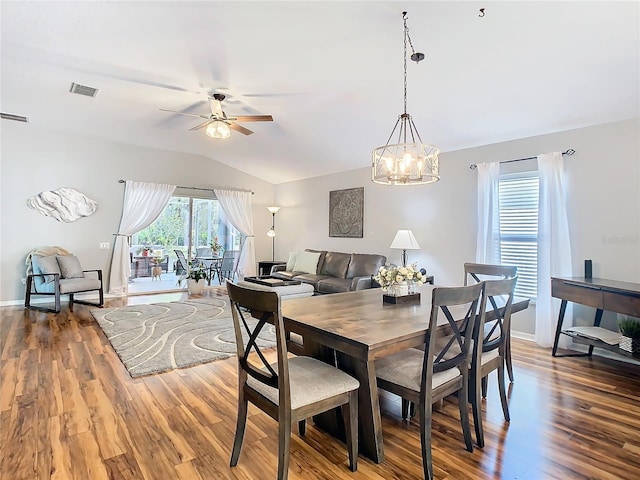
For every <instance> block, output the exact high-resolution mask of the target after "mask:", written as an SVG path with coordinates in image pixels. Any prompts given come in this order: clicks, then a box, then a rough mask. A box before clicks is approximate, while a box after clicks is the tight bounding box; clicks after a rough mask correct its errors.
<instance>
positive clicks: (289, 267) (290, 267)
mask: <svg viewBox="0 0 640 480" xmlns="http://www.w3.org/2000/svg"><path fill="white" fill-rule="evenodd" d="M297 256H298V254H297V253H296V252H292V253H290V254H289V260H287V266H286V267H285V270H286V271H287V272H293V267H295V266H296V258H297Z"/></svg>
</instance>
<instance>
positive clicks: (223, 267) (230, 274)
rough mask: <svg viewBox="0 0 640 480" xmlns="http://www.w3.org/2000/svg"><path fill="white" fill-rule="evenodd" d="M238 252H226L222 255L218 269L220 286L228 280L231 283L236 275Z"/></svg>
mask: <svg viewBox="0 0 640 480" xmlns="http://www.w3.org/2000/svg"><path fill="white" fill-rule="evenodd" d="M237 254H238V250H227V251H226V252H224V253H223V254H222V261H221V262H220V266H219V267H218V280H220V285H223V284H224V281H225V280H226V279H227V278H228V279H229V280H231V281H233V279H234V278H235V275H236V268H237Z"/></svg>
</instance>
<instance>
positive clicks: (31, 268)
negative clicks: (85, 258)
mask: <svg viewBox="0 0 640 480" xmlns="http://www.w3.org/2000/svg"><path fill="white" fill-rule="evenodd" d="M26 263H27V282H26V283H27V286H26V291H25V299H24V306H25V308H30V309H33V310H41V311H43V312H51V313H59V312H60V297H61V296H62V295H69V307H70V308H71V309H73V304H74V303H81V304H84V305H91V306H94V307H102V306H103V305H104V290H103V285H102V270H83V269H82V266H81V265H80V261H79V260H78V258H77V257H76V256H75V255H71V254H70V253H69V252H67V251H66V250H64V249H63V248H60V247H39V248H37V249H35V250H32V251H31V252H30V253H29V255H28V256H27V262H26ZM87 273H89V274H90V275H86V274H87ZM86 292H98V302H90V301H87V300H78V299H77V298H75V294H77V293H86ZM34 295H48V296H53V297H54V305H55V306H54V308H47V307H40V306H37V305H32V303H31V299H32V297H33V296H34Z"/></svg>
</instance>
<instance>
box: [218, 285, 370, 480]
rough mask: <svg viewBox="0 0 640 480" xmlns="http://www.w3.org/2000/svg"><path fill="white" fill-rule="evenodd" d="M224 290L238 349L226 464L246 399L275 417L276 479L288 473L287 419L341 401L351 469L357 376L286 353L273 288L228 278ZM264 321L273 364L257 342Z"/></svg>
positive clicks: (237, 445) (238, 437) (235, 454)
mask: <svg viewBox="0 0 640 480" xmlns="http://www.w3.org/2000/svg"><path fill="white" fill-rule="evenodd" d="M227 292H228V294H229V299H230V301H231V311H232V315H233V326H234V329H235V336H236V345H237V353H238V357H237V358H238V417H237V424H236V434H235V439H234V442H233V450H232V453H231V466H232V467H234V466H236V465H237V464H238V459H239V457H240V450H241V449H242V440H243V437H244V431H245V426H246V423H247V407H248V402H251V403H252V404H254V405H255V406H256V407H258V408H259V409H261V410H262V411H263V412H265V413H266V414H267V415H269V416H270V417H271V418H273V419H274V420H277V422H278V476H277V478H278V480H282V479H286V478H287V476H288V471H289V447H290V442H291V425H292V424H295V423H298V422H303V421H304V420H305V419H306V418H309V417H311V416H313V415H317V414H320V413H323V412H326V411H328V410H331V409H333V408H337V407H342V414H343V417H344V423H345V431H346V442H347V450H348V452H349V468H350V470H351V471H356V469H357V462H358V388H359V386H360V384H359V382H358V380H356V379H355V378H353V377H351V376H350V375H348V374H346V373H345V372H343V371H341V370H338V369H337V368H335V367H332V366H330V365H328V364H326V363H324V362H322V361H320V360H317V359H314V358H311V357H305V356H294V357H291V358H288V356H287V345H286V337H285V329H284V321H283V319H282V311H281V308H280V307H281V303H280V302H281V299H280V297H279V296H278V294H277V293H276V292H268V291H261V290H253V289H249V288H245V287H240V286H238V285H235V284H233V283H231V282H229V281H227ZM251 317H253V318H251ZM269 325H273V328H274V330H275V336H276V350H277V362H276V363H272V364H270V363H268V362H267V360H266V358H265V356H264V354H263V353H262V351H261V350H260V347H259V346H258V336H259V335H260V333H261V332H263V331H264V330H266V327H267V326H269ZM303 434H304V430H303V429H301V435H303Z"/></svg>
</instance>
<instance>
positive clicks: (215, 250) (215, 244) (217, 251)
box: [211, 237, 224, 256]
mask: <svg viewBox="0 0 640 480" xmlns="http://www.w3.org/2000/svg"><path fill="white" fill-rule="evenodd" d="M211 250H213V253H214V254H215V255H217V256H219V255H220V254H221V253H222V250H224V247H223V246H222V245H221V244H219V243H218V237H213V242H211Z"/></svg>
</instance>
